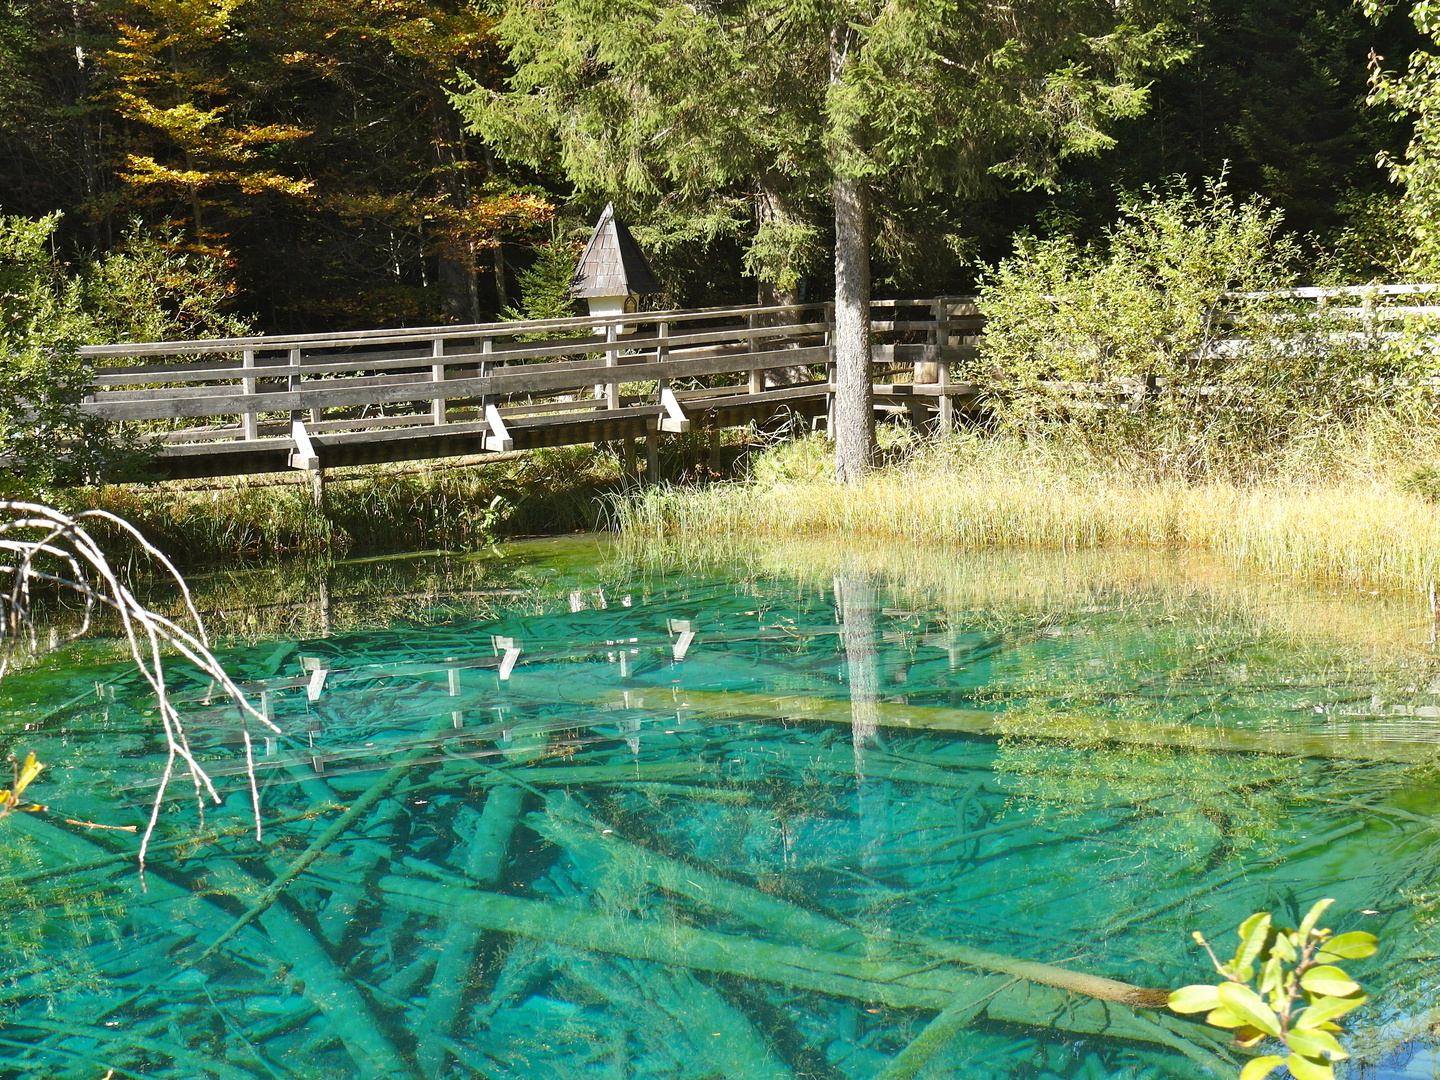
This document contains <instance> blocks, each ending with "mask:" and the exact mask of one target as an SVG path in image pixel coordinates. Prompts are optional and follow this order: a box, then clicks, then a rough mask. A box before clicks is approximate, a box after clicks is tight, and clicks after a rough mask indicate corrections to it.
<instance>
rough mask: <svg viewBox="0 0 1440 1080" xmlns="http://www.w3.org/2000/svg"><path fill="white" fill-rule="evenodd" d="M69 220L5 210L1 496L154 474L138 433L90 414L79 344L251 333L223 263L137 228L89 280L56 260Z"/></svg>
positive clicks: (0, 236)
mask: <svg viewBox="0 0 1440 1080" xmlns="http://www.w3.org/2000/svg"><path fill="white" fill-rule="evenodd" d="M59 223H60V215H59V214H50V215H48V216H46V217H43V218H38V219H32V218H24V217H12V216H3V215H0V496H4V497H15V496H26V497H33V496H36V495H38V494H40V493H43V492H46V491H48V490H52V489H55V488H61V487H69V486H74V485H79V484H90V483H96V482H98V481H100V480H101V479H103V478H111V479H115V478H123V477H139V476H141V475H143V472H144V467H145V463H146V461H147V460H148V453H147V452H146V449H145V447H144V446H143V445H142V444H141V442H140V441H139V440H138V439H137V438H134V437H125V436H122V435H121V434H120V433H118V432H117V431H116V430H115V429H114V428H113V427H112V426H110V425H107V424H105V423H103V422H101V421H100V420H97V419H95V418H94V417H90V416H86V415H85V414H84V413H83V412H82V410H81V409H80V403H81V401H82V400H83V399H84V396H85V394H86V393H87V392H88V390H89V384H90V371H89V369H88V367H87V365H86V364H85V363H84V362H82V360H81V358H80V353H79V346H80V345H82V344H89V343H95V342H106V341H127V340H129V341H137V340H152V341H153V340H164V339H172V340H173V339H177V338H192V337H209V336H214V335H228V334H242V333H246V332H248V331H249V329H250V326H249V324H248V322H246V321H245V320H244V319H240V318H237V317H236V316H234V315H232V314H230V313H229V312H228V311H227V310H226V305H227V304H228V302H229V300H230V298H231V296H232V295H233V292H234V290H233V287H232V286H231V285H230V284H229V282H228V279H227V275H226V268H225V267H224V265H223V263H222V262H221V261H220V260H219V259H217V258H215V257H214V256H209V255H198V254H195V253H193V252H189V251H186V250H185V248H184V246H183V244H182V243H181V241H180V239H179V237H178V236H177V235H176V234H174V233H173V232H171V231H167V230H165V229H161V230H158V231H153V230H152V231H147V230H146V229H145V228H143V227H142V226H141V224H140V223H139V222H136V223H133V224H132V226H131V228H130V231H129V233H128V234H127V236H126V238H125V240H124V241H123V242H122V243H121V244H120V245H119V246H118V247H117V248H116V250H115V251H113V252H111V253H109V254H107V255H106V256H104V257H103V258H100V259H97V260H95V261H93V262H92V263H90V264H89V265H88V266H86V267H85V268H84V269H83V270H81V271H80V272H79V273H73V272H71V271H70V270H69V269H68V268H67V267H65V266H62V265H61V264H60V263H58V262H57V261H56V260H55V258H54V257H53V256H52V254H51V246H52V245H51V238H52V236H53V234H54V232H55V229H56V227H57V226H58V225H59Z"/></svg>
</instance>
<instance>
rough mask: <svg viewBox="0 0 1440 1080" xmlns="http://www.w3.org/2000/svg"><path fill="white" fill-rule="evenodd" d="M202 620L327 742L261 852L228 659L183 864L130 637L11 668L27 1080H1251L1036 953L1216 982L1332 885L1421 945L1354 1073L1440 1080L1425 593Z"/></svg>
mask: <svg viewBox="0 0 1440 1080" xmlns="http://www.w3.org/2000/svg"><path fill="white" fill-rule="evenodd" d="M197 587H198V590H199V595H200V602H201V606H202V607H205V608H207V609H210V610H211V611H212V614H211V617H210V623H211V625H212V626H214V627H216V628H217V630H219V631H220V632H222V633H226V634H228V635H229V636H228V637H227V638H226V639H225V642H224V646H223V648H222V649H221V653H222V657H223V659H224V660H225V661H226V663H227V666H228V667H229V669H230V670H231V671H232V672H234V674H235V675H236V677H237V678H240V679H243V680H245V681H246V686H247V690H248V692H249V693H250V694H251V697H252V700H254V701H256V702H257V703H260V704H261V707H262V708H263V709H264V710H265V711H266V713H267V715H270V716H272V717H273V718H274V722H275V723H276V725H277V726H278V727H280V728H281V730H282V732H283V734H282V735H279V736H271V737H269V738H265V737H262V736H261V735H260V734H259V733H258V731H257V732H256V743H255V753H256V755H257V756H256V764H257V768H256V776H257V790H258V795H259V799H260V803H261V808H262V822H263V835H262V838H261V839H260V840H257V839H256V838H255V835H254V827H253V824H252V823H251V821H250V799H251V795H250V790H249V785H248V781H247V780H246V777H245V771H244V764H243V754H242V748H241V743H240V738H239V735H238V727H237V721H236V717H235V715H234V711H233V709H229V708H227V707H226V706H225V704H224V702H223V699H222V698H220V697H218V696H217V695H216V693H215V691H214V688H213V687H210V686H209V685H208V684H207V683H205V682H203V681H201V680H199V679H198V678H197V677H195V676H194V674H193V673H187V671H186V670H185V668H184V667H183V666H180V665H172V667H171V669H170V670H171V677H172V683H173V686H174V692H175V695H176V697H177V698H178V699H180V700H183V701H184V703H185V704H184V707H183V713H184V716H185V717H186V723H187V726H188V729H189V731H190V734H191V738H192V741H193V743H194V745H195V746H196V747H197V748H199V749H200V751H201V752H202V756H203V758H204V759H205V761H206V765H207V768H208V769H209V770H210V771H211V773H212V775H213V776H215V777H216V778H217V785H218V787H219V793H220V795H221V797H222V804H221V805H219V806H215V805H207V806H203V807H200V806H197V801H196V799H195V797H194V791H193V788H192V787H191V786H190V785H189V782H188V781H182V782H178V783H176V784H175V785H174V786H173V787H172V789H171V791H170V794H169V796H168V798H167V800H166V802H165V803H164V806H163V812H162V814H161V815H160V825H159V829H158V831H157V834H156V838H155V843H156V850H155V851H154V853H153V854H152V857H151V862H150V867H149V870H148V872H147V873H146V874H145V875H144V877H143V878H142V877H141V876H140V875H139V874H138V873H137V871H136V866H135V863H134V853H135V850H136V847H137V843H138V838H137V834H136V833H134V832H130V831H125V830H127V829H135V828H143V826H144V822H145V820H146V817H147V813H148V805H149V801H150V799H151V798H152V797H153V794H154V790H155V788H154V784H155V779H156V776H157V775H158V772H159V768H160V765H161V762H162V757H161V751H162V749H163V746H162V744H161V743H160V741H159V739H158V737H157V735H156V733H155V729H154V712H153V704H154V703H153V699H151V698H149V697H147V696H146V694H145V693H144V692H143V688H142V684H141V683H140V681H139V679H138V678H137V677H136V676H134V675H133V673H131V672H130V670H129V669H128V668H127V667H126V666H125V665H124V664H123V663H120V662H119V661H118V660H117V659H116V656H115V647H114V644H113V643H111V642H106V641H104V640H103V639H102V640H98V641H92V642H89V643H83V644H81V645H79V646H76V647H73V648H71V649H70V650H67V651H65V652H63V653H61V654H58V655H56V656H55V657H52V658H51V659H50V660H48V661H46V662H45V663H43V664H41V665H38V666H37V667H35V668H32V669H30V670H28V671H23V672H20V673H18V674H16V675H13V676H11V677H10V678H8V679H7V680H6V682H5V683H4V685H3V690H0V693H3V694H4V695H5V697H4V699H3V701H0V706H3V711H4V714H5V716H6V717H7V720H6V724H7V727H6V729H5V730H6V731H7V732H8V734H7V735H6V738H5V743H6V749H8V750H9V751H10V752H13V753H16V754H19V755H23V754H24V753H26V752H28V751H30V750H33V751H35V752H36V753H37V754H38V755H39V757H40V758H41V760H43V761H45V762H46V763H47V765H48V766H49V768H48V770H47V772H46V773H45V774H44V779H43V780H42V781H41V782H40V783H39V784H37V785H36V787H35V788H34V789H32V792H31V794H32V795H33V797H34V798H35V799H37V800H42V801H44V802H45V803H47V804H48V805H49V806H50V810H49V811H48V812H47V813H45V814H37V815H33V816H32V815H12V816H11V817H10V818H7V819H5V820H3V821H0V885H3V894H0V895H3V896H4V901H3V902H4V904H5V920H4V926H3V930H0V970H3V973H4V978H3V980H0V1024H3V1027H0V1075H4V1076H7V1077H36V1078H39V1077H67V1078H68V1077H76V1078H82V1077H83V1078H88V1080H101V1078H103V1077H105V1076H106V1075H107V1074H109V1075H113V1076H114V1077H121V1076H134V1077H181V1076H183V1077H197V1076H215V1077H225V1078H230V1077H235V1078H249V1077H256V1078H263V1077H317V1078H319V1077H325V1078H336V1080H340V1078H350V1077H371V1076H384V1077H391V1076H396V1077H399V1076H406V1077H437V1076H455V1077H460V1076H479V1077H493V1078H499V1080H510V1078H526V1080H530V1078H534V1080H539V1078H541V1077H563V1078H571V1077H575V1078H579V1077H586V1078H588V1077H595V1078H597V1080H598V1078H602V1077H605V1078H609V1077H615V1078H621V1077H646V1078H648V1077H656V1078H661V1077H665V1078H680V1080H701V1078H706V1077H737V1078H757V1080H758V1078H790V1077H795V1078H808V1077H816V1078H828V1080H851V1078H854V1080H862V1078H875V1077H887V1078H888V1077H899V1076H910V1075H916V1076H920V1077H930V1078H939V1077H956V1078H959V1077H964V1078H967V1080H968V1078H972V1077H973V1078H989V1077H994V1078H1001V1077H1006V1078H1009V1077H1015V1078H1020V1077H1026V1078H1028V1077H1035V1078H1040V1077H1057V1078H1066V1080H1072V1078H1073V1080H1080V1078H1099V1077H1127V1078H1130V1077H1133V1078H1139V1077H1157V1078H1158V1077H1191V1076H1194V1077H1203V1076H1226V1075H1232V1076H1233V1075H1234V1074H1235V1072H1236V1071H1237V1070H1236V1066H1235V1064H1234V1063H1233V1062H1234V1061H1236V1060H1240V1059H1236V1058H1235V1057H1234V1055H1233V1052H1232V1051H1231V1050H1229V1049H1228V1048H1227V1047H1226V1046H1225V1044H1224V1042H1223V1037H1221V1036H1219V1035H1218V1033H1213V1032H1211V1031H1209V1030H1207V1029H1205V1028H1204V1027H1202V1026H1199V1025H1196V1024H1193V1023H1191V1022H1189V1021H1187V1020H1185V1019H1182V1018H1179V1017H1175V1016H1170V1015H1167V1014H1165V1013H1164V1012H1156V1011H1146V1010H1132V1009H1128V1008H1126V1007H1124V1006H1119V1005H1115V1004H1112V1003H1101V1002H1097V1001H1095V1000H1093V999H1091V998H1088V997H1085V996H1081V995H1075V994H1072V993H1070V992H1068V991H1065V990H1061V989H1057V988H1056V987H1054V986H1051V985H1042V984H1039V983H1035V982H1027V981H1025V980H1016V979H1014V978H1013V977H1012V976H1010V975H1007V974H1004V973H1003V969H1004V967H1005V965H1007V964H1010V963H1011V962H1012V961H1014V960H1016V959H1023V960H1031V961H1040V962H1043V963H1046V964H1049V965H1053V966H1054V967H1055V968H1059V969H1064V971H1063V972H1062V973H1061V981H1063V979H1064V976H1065V973H1075V972H1079V973H1088V974H1092V975H1099V976H1105V977H1107V978H1109V979H1112V980H1119V981H1122V982H1125V983H1130V984H1134V985H1136V986H1139V987H1148V988H1164V987H1172V986H1177V985H1181V984H1184V983H1188V982H1194V981H1199V980H1202V979H1204V978H1205V977H1206V976H1207V974H1208V973H1209V972H1208V970H1207V965H1206V964H1205V962H1204V959H1203V955H1202V954H1199V952H1198V950H1197V949H1196V947H1195V946H1194V945H1193V943H1192V942H1191V941H1190V937H1189V933H1190V931H1191V930H1194V929H1200V930H1202V931H1204V932H1205V933H1206V934H1207V936H1210V937H1211V938H1213V939H1217V940H1218V941H1219V942H1221V943H1222V945H1224V944H1228V943H1229V942H1230V941H1231V940H1232V937H1231V933H1232V931H1233V928H1234V926H1235V925H1236V924H1237V923H1238V922H1239V921H1240V920H1241V919H1243V918H1244V917H1245V916H1246V915H1248V914H1249V913H1250V912H1252V911H1257V910H1269V911H1273V912H1275V913H1276V916H1277V918H1279V919H1281V920H1286V919H1289V920H1295V919H1296V918H1298V913H1300V912H1302V911H1303V910H1304V909H1305V908H1306V907H1308V905H1309V904H1310V903H1311V902H1312V901H1313V900H1314V899H1317V898H1319V897H1322V896H1330V897H1334V898H1336V901H1337V902H1336V905H1335V908H1334V909H1333V910H1334V915H1333V918H1332V919H1331V924H1332V925H1334V926H1336V927H1337V928H1339V929H1368V930H1372V931H1374V932H1376V933H1378V934H1379V935H1380V936H1381V941H1382V949H1381V952H1380V953H1379V954H1378V955H1377V956H1376V957H1374V958H1373V959H1371V960H1369V961H1365V962H1363V963H1362V964H1358V965H1355V966H1354V973H1355V974H1356V975H1357V976H1359V977H1360V978H1361V980H1362V981H1363V982H1364V983H1365V984H1366V986H1367V988H1368V989H1370V990H1371V991H1372V992H1373V994H1374V999H1373V1001H1372V1003H1371V1005H1369V1006H1367V1007H1366V1009H1365V1010H1364V1011H1363V1012H1361V1013H1359V1014H1356V1016H1355V1017H1354V1018H1353V1021H1352V1022H1351V1023H1350V1024H1349V1027H1350V1028H1351V1032H1350V1034H1349V1035H1348V1036H1347V1043H1348V1045H1350V1046H1351V1048H1352V1050H1353V1051H1354V1052H1355V1054H1356V1059H1357V1061H1359V1062H1362V1063H1363V1064H1362V1065H1360V1066H1355V1065H1353V1064H1352V1066H1351V1067H1349V1068H1348V1074H1349V1075H1351V1076H1360V1075H1364V1076H1367V1077H1376V1078H1381V1077H1388V1078H1398V1077H1401V1076H1422V1075H1424V1076H1428V1075H1432V1069H1431V1058H1430V1056H1429V1054H1430V1051H1429V1050H1428V1048H1427V1042H1426V1040H1427V1038H1429V1031H1430V1024H1431V1022H1432V1020H1433V1018H1432V1016H1431V1015H1430V1013H1431V1009H1432V1008H1433V1007H1434V1006H1435V1005H1436V1004H1437V1002H1436V1001H1435V1000H1434V998H1435V979H1434V978H1433V961H1434V957H1435V955H1436V951H1437V950H1436V944H1437V939H1436V934H1435V931H1434V929H1433V922H1434V911H1435V906H1436V903H1437V897H1440V890H1437V884H1436V880H1435V879H1436V869H1435V862H1436V860H1435V858H1434V855H1435V845H1436V836H1437V832H1436V831H1435V829H1436V824H1437V820H1440V819H1436V818H1432V817H1431V815H1432V814H1433V813H1434V810H1435V803H1436V801H1437V798H1440V780H1437V776H1436V773H1435V770H1434V769H1433V767H1432V766H1431V765H1430V761H1431V760H1432V759H1433V758H1434V757H1435V756H1436V755H1435V753H1434V750H1433V749H1432V746H1440V744H1437V743H1433V742H1432V740H1433V738H1434V735H1435V730H1436V729H1435V725H1436V724H1437V723H1440V721H1437V720H1436V719H1434V717H1435V716H1436V715H1437V713H1440V708H1437V703H1440V682H1437V678H1440V665H1437V664H1436V662H1435V656H1434V646H1433V645H1432V644H1431V643H1430V640H1429V639H1430V637H1433V635H1432V634H1431V632H1430V627H1429V625H1428V613H1427V615H1426V621H1425V623H1423V624H1422V623H1421V622H1419V621H1417V618H1418V616H1417V614H1416V610H1415V609H1414V606H1413V605H1410V604H1409V603H1408V602H1403V601H1393V600H1385V599H1383V598H1369V597H1358V598H1357V597H1336V596H1333V595H1331V594H1329V593H1325V592H1314V591H1304V590H1297V589H1290V588H1285V587H1280V586H1274V585H1268V584H1265V583H1253V582H1237V581H1234V580H1232V579H1229V578H1226V577H1224V576H1223V575H1218V576H1217V575H1216V574H1214V573H1211V572H1209V571H1205V572H1197V571H1196V570H1195V568H1193V567H1184V566H1178V565H1176V564H1173V563H1171V562H1166V561H1164V560H1159V559H1153V560H1150V559H1146V558H1135V557H1124V558H1120V557H1114V558H1112V557H1101V556H1089V557H1085V558H1083V559H1082V558H1079V557H1076V556H1069V557H1067V556H1060V555H1057V556H1044V557H1041V556H1033V557H1026V558H1018V557H1017V558H1011V559H1007V558H1004V557H1000V556H993V555H991V556H985V555H973V554H956V553H949V552H941V551H921V552H915V553H911V554H907V555H900V556H897V555H896V554H895V553H893V552H891V553H874V552H864V551H857V550H851V549H846V548H843V547H842V548H833V547H823V546H814V545H812V546H805V547H801V546H794V547H772V548H768V549H766V550H764V551H755V552H749V553H744V554H741V555H734V556H730V557H728V558H712V559H709V560H701V559H696V560H691V561H690V562H688V563H687V562H684V561H683V560H675V559H670V560H668V561H667V560H663V559H654V558H642V557H639V556H637V555H635V554H633V553H627V552H625V551H622V550H617V549H614V548H609V547H606V546H604V545H602V544H600V543H598V542H595V541H588V540H581V541H569V542H565V543H554V542H537V543H532V544H520V545H514V546H512V547H510V548H507V549H505V550H504V551H503V552H494V553H490V554H487V555H484V556H480V557H475V558H471V559H444V558H425V559H414V560H408V561H407V560H399V561H392V562H384V563H372V564H359V565H351V566H340V567H330V568H326V569H322V570H315V571H313V572H312V571H303V572H302V571H295V572H293V573H291V572H288V571H287V572H285V573H268V574H267V573H259V572H257V573H250V574H244V573H235V574H228V575H213V576H211V577H208V578H207V577H202V578H199V579H197ZM156 602H157V603H162V602H164V597H163V596H161V597H159V598H158V599H157V601H156ZM357 805H366V808H365V809H363V810H362V811H361V812H360V813H358V814H357V815H355V820H354V821H353V823H352V824H351V826H350V827H348V828H345V829H343V830H342V831H339V832H338V835H328V834H327V829H329V830H330V833H332V834H333V833H335V831H336V830H334V829H333V828H331V826H332V824H333V823H334V822H336V821H337V819H339V818H340V816H341V814H342V813H343V812H344V811H343V810H342V808H343V807H355V806H357ZM86 823H90V824H88V825H87V824H86ZM94 826H104V828H97V827H94ZM312 848H313V849H316V850H315V851H314V852H313V855H314V858H313V861H311V860H310V859H308V858H304V859H302V856H303V855H304V853H306V852H307V850H309V849H312ZM301 861H304V862H305V866H304V869H303V870H302V871H301V872H300V873H298V874H297V875H295V876H294V878H293V880H292V881H289V883H288V885H286V887H285V888H283V890H279V892H280V895H279V899H278V900H276V902H275V903H274V904H273V905H272V906H269V907H268V908H266V910H265V911H264V912H263V913H262V914H260V915H259V916H258V917H257V918H255V919H253V921H251V922H249V923H248V924H246V925H244V926H243V927H242V928H240V929H239V930H238V932H234V933H233V935H231V936H228V938H227V934H230V932H231V931H232V930H233V928H234V925H235V924H236V922H237V919H238V917H240V916H241V915H242V914H243V913H244V912H245V911H246V909H247V907H248V906H250V905H253V904H254V903H255V902H256V900H257V899H258V898H260V897H261V896H262V895H263V894H264V892H265V890H266V888H267V886H269V885H270V884H271V883H272V882H274V881H275V880H276V879H277V876H280V875H282V874H284V873H285V871H286V868H287V867H292V866H295V865H296V864H297V863H299V862H301ZM217 942H219V944H218V945H217V944H216V943H217ZM963 950H971V951H969V952H964V951H963ZM974 950H985V951H987V952H988V953H990V954H995V955H994V956H993V957H991V958H988V959H987V958H984V957H981V958H979V959H978V960H977V956H976V953H975V952H974ZM1007 958H1008V959H1007ZM967 960H968V961H969V962H968V963H966V962H960V961H967ZM957 1003H971V1004H973V1005H974V1006H975V1008H974V1009H973V1010H972V1012H973V1016H971V1018H970V1019H969V1022H968V1023H967V1024H965V1025H963V1026H961V1027H960V1028H959V1029H958V1030H957V1031H956V1032H955V1033H954V1034H953V1035H952V1036H951V1037H949V1038H947V1039H939V1040H929V1043H933V1044H934V1045H929V1043H927V1040H921V1041H920V1042H919V1043H917V1042H916V1039H917V1037H918V1036H920V1034H921V1032H922V1031H924V1030H925V1029H926V1025H927V1024H929V1023H930V1022H931V1021H932V1020H934V1019H935V1017H936V1014H937V1012H939V1011H940V1010H941V1009H944V1008H946V1007H947V1006H951V1005H956V1004H957ZM912 1044H913V1045H912ZM907 1047H910V1049H909V1050H906V1048H907ZM922 1051H923V1052H922ZM902 1052H903V1053H902ZM1344 1071H1346V1070H1342V1072H1344Z"/></svg>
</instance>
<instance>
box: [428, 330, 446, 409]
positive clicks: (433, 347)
mask: <svg viewBox="0 0 1440 1080" xmlns="http://www.w3.org/2000/svg"><path fill="white" fill-rule="evenodd" d="M430 355H431V356H433V357H437V358H439V359H440V363H438V364H431V365H430V379H431V381H432V382H437V383H443V382H444V381H445V360H444V357H445V339H444V338H442V337H437V338H435V339H434V340H433V341H432V342H431V343H430ZM430 419H431V421H432V422H434V423H435V425H436V426H439V425H441V424H444V423H445V399H444V398H443V397H437V398H434V399H432V400H431V402H430Z"/></svg>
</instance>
